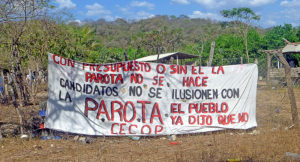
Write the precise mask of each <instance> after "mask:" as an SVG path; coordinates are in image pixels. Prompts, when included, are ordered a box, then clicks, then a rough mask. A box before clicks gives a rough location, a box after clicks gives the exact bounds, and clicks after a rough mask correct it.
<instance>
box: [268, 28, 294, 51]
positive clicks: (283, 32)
mask: <svg viewBox="0 0 300 162" xmlns="http://www.w3.org/2000/svg"><path fill="white" fill-rule="evenodd" d="M296 33H297V31H296V29H295V28H293V27H292V25H291V24H285V25H283V26H281V25H280V26H276V27H274V28H273V29H271V30H269V31H268V32H267V33H266V35H265V44H266V45H267V46H266V47H267V49H277V48H282V47H283V46H284V42H283V41H282V38H285V39H287V40H288V41H290V42H297V41H299V37H297V34H296ZM298 33H299V30H298Z"/></svg>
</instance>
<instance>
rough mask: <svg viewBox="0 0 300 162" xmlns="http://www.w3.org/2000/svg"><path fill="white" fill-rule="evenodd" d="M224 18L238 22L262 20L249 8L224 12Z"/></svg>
mask: <svg viewBox="0 0 300 162" xmlns="http://www.w3.org/2000/svg"><path fill="white" fill-rule="evenodd" d="M221 14H222V16H223V17H226V18H230V19H236V20H237V21H250V20H257V21H258V20H260V16H259V15H256V13H255V12H254V11H253V10H251V9H250V8H247V7H241V8H233V9H232V10H222V11H221Z"/></svg>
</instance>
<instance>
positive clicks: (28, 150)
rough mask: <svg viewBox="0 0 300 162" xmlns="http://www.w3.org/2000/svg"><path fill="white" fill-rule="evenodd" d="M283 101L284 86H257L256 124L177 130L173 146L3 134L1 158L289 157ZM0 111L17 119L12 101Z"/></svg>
mask: <svg viewBox="0 0 300 162" xmlns="http://www.w3.org/2000/svg"><path fill="white" fill-rule="evenodd" d="M295 95H296V99H297V106H298V112H300V89H295ZM42 97H45V96H42ZM288 101H289V100H288V96H287V93H286V90H285V89H275V90H269V89H264V90H263V89H259V90H258V94H257V122H258V127H257V128H255V129H252V130H226V131H218V132H209V133H200V134H187V135H179V136H177V139H176V142H178V143H176V144H175V145H171V144H170V141H169V140H168V139H167V138H166V137H164V136H159V137H143V138H142V139H141V140H139V141H133V140H131V139H129V138H128V137H106V138H104V137H97V138H95V141H94V142H92V143H91V144H82V143H80V142H75V141H73V138H69V139H66V140H47V141H42V140H40V139H38V138H32V139H29V140H27V141H24V140H21V139H19V137H9V138H4V139H3V141H2V142H0V161H19V160H21V161H33V160H34V161H41V160H47V161H50V160H51V161H105V162H106V161H226V160H228V159H232V160H241V161H291V160H292V159H291V158H289V157H286V156H285V154H286V152H293V153H298V154H300V130H299V129H289V128H288V127H289V126H291V125H292V123H291V121H292V120H291V113H290V112H291V111H290V105H289V102H288ZM0 110H1V111H0V119H1V121H14V120H17V117H16V116H15V114H14V110H13V107H12V106H11V105H9V106H2V107H0ZM22 111H23V113H24V115H25V118H26V120H29V119H30V118H32V114H33V113H37V111H38V108H33V107H32V106H31V107H30V106H29V107H26V108H23V109H22ZM254 132H256V133H254Z"/></svg>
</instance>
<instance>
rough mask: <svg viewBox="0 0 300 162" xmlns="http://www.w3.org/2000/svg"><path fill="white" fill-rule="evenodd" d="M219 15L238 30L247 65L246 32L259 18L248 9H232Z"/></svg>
mask: <svg viewBox="0 0 300 162" xmlns="http://www.w3.org/2000/svg"><path fill="white" fill-rule="evenodd" d="M221 14H222V16H223V17H225V18H229V19H232V20H233V24H234V25H235V28H238V32H239V33H240V34H241V35H242V37H243V40H244V45H245V49H246V57H247V62H248V63H249V62H250V60H249V52H248V39H247V36H248V31H249V28H250V27H251V24H252V23H253V21H259V20H260V16H258V15H256V13H255V12H254V11H252V10H251V9H250V8H246V7H242V8H233V9H232V10H222V11H221Z"/></svg>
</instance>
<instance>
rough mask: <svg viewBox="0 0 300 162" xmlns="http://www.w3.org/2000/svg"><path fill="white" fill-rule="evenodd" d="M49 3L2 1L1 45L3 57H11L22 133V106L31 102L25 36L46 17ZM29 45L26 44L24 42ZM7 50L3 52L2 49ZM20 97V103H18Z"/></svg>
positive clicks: (0, 18)
mask: <svg viewBox="0 0 300 162" xmlns="http://www.w3.org/2000/svg"><path fill="white" fill-rule="evenodd" d="M48 2H49V0H1V1H0V23H1V24H0V30H1V33H0V42H1V44H3V46H1V48H2V50H1V51H3V52H5V54H4V55H6V56H8V57H9V58H10V61H9V64H10V72H11V76H12V79H13V83H14V86H15V88H14V90H15V91H16V92H14V94H17V96H15V95H13V96H12V97H13V104H14V106H15V110H16V112H17V114H18V116H19V122H20V125H21V127H20V132H21V134H22V133H23V118H22V116H21V113H20V111H19V106H22V105H23V103H24V102H27V101H28V98H27V96H28V95H26V86H25V84H24V78H25V75H24V69H23V67H22V63H23V62H24V58H26V57H25V56H24V54H25V55H26V53H24V49H22V47H24V42H23V40H24V35H25V33H26V32H27V31H28V29H30V25H29V24H30V22H31V21H32V20H35V19H38V18H40V17H42V16H44V15H45V13H46V12H47V8H49V7H51V6H50V5H49V3H48ZM25 43H27V42H25ZM3 48H4V49H3ZM17 97H18V99H19V103H18V102H17Z"/></svg>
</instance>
